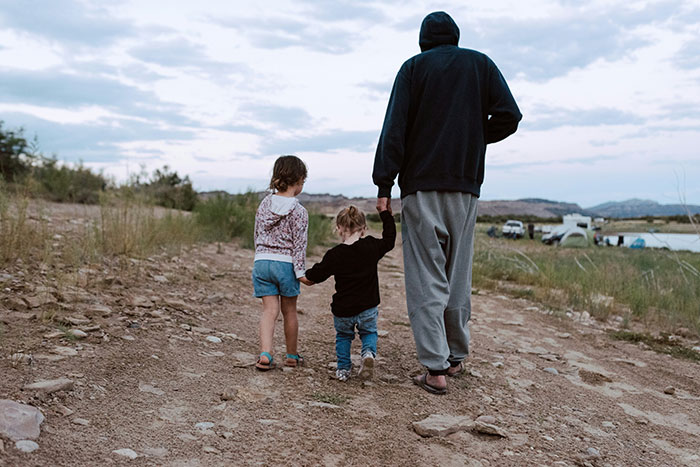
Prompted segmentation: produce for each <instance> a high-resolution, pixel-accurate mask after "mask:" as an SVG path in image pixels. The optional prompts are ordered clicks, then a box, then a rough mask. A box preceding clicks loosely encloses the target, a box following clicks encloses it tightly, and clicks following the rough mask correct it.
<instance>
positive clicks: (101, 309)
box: [85, 304, 112, 316]
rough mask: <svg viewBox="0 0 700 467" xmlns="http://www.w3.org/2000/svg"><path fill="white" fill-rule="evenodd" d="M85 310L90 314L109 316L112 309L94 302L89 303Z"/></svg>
mask: <svg viewBox="0 0 700 467" xmlns="http://www.w3.org/2000/svg"><path fill="white" fill-rule="evenodd" d="M85 312H86V313H89V314H92V315H100V316H109V315H111V314H112V309H111V308H110V307H108V306H107V305H101V304H96V305H90V306H89V307H88V308H87V309H86V310H85Z"/></svg>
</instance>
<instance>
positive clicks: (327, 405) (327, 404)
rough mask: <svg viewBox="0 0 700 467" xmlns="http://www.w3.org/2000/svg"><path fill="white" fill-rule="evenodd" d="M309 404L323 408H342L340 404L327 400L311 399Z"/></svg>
mask: <svg viewBox="0 0 700 467" xmlns="http://www.w3.org/2000/svg"><path fill="white" fill-rule="evenodd" d="M309 406H311V407H320V408H322V409H342V407H340V406H339V405H335V404H329V403H327V402H318V401H309Z"/></svg>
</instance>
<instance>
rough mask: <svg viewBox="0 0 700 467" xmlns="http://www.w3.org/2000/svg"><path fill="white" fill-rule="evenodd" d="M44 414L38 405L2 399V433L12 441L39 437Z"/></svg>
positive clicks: (0, 406) (0, 430) (0, 411)
mask: <svg viewBox="0 0 700 467" xmlns="http://www.w3.org/2000/svg"><path fill="white" fill-rule="evenodd" d="M43 421H44V415H43V414H42V413H41V412H40V411H39V409H37V408H36V407H32V406H31V405H25V404H19V403H17V402H15V401H11V400H7V399H3V400H0V435H3V436H7V437H8V438H10V439H11V440H12V441H19V440H23V439H36V438H38V437H39V433H40V430H41V428H40V427H41V423H42V422H43Z"/></svg>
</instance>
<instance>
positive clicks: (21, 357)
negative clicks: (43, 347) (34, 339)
mask: <svg viewBox="0 0 700 467" xmlns="http://www.w3.org/2000/svg"><path fill="white" fill-rule="evenodd" d="M33 362H34V357H33V356H32V355H31V354H26V353H23V352H17V353H13V354H12V355H10V363H11V364H12V366H13V367H15V366H17V365H20V364H23V365H31V364H32V363H33Z"/></svg>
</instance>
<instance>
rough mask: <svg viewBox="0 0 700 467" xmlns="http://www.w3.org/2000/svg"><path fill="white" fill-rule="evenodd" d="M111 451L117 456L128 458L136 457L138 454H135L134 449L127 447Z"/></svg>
mask: <svg viewBox="0 0 700 467" xmlns="http://www.w3.org/2000/svg"><path fill="white" fill-rule="evenodd" d="M112 453H113V454H116V455H118V456H123V457H127V458H129V459H136V458H137V457H139V455H138V454H136V451H134V450H133V449H128V448H125V449H115V450H114V451H112Z"/></svg>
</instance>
